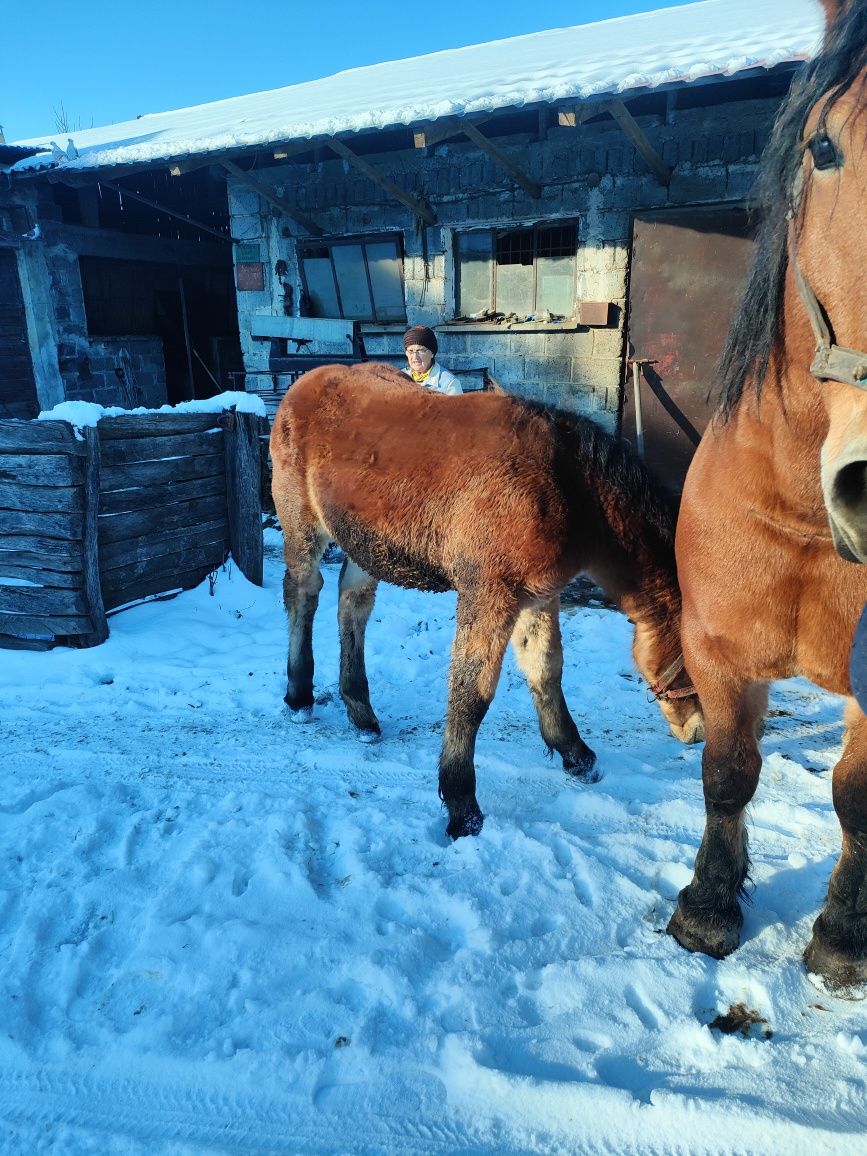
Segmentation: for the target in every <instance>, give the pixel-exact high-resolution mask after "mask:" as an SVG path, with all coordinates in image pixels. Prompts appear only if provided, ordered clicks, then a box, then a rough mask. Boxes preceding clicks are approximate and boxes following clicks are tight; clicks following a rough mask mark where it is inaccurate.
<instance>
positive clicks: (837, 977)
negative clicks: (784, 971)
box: [804, 932, 867, 1000]
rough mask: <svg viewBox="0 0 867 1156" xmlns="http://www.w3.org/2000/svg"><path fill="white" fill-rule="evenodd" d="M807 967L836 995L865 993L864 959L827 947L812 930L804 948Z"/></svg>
mask: <svg viewBox="0 0 867 1156" xmlns="http://www.w3.org/2000/svg"><path fill="white" fill-rule="evenodd" d="M804 963H805V965H806V967H807V971H808V972H809V973H810V974H811V975H813V976H818V977H819V979H820V980H821V985H822V988H823V989H824V990H825V991H827V992H829V993H830V994H831V995H836V996H839V998H840V999H855V1000H861V999H864V998H865V996H867V959H863V958H862V959H852V958H851V957H849V956H846V955H843V954H842V953H841V952H839V951H835V950H834V948H832V947H829V946H828V945H827V944H825V943H823V942H822V941H821V940H820V939H818V938H817V937H816V934H815V932H814V933H813V937H812V939H811V940H810V942H809V943H808V944H807V947H806V950H805V951H804Z"/></svg>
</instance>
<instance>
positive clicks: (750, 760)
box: [668, 659, 767, 959]
mask: <svg viewBox="0 0 867 1156" xmlns="http://www.w3.org/2000/svg"><path fill="white" fill-rule="evenodd" d="M689 669H690V672H691V673H692V675H693V678H694V680H695V685H696V689H697V690H698V692H699V697H700V699H701V704H702V707H703V709H704V717H705V726H706V728H707V740H706V742H705V748H704V752H703V755H702V762H701V777H702V785H703V787H704V804H705V815H706V823H705V830H704V837H703V838H702V841H701V846H700V847H699V849H698V854H697V855H696V860H695V873H694V875H693V879H692V882H691V883H690V884H689V885H688V886H687V887H684V888H683V890H682V891H681V892H680V895H679V896H678V899H677V908H676V909H675V912H674V914H673V915H672V917H671V919H670V920H669V923H668V932H669V934H670V935H673V936H674V938H675V939H676V940H677V941H678V943H680V944H681V946H682V947H685V948H687V950H688V951H701V952H704V954H705V955H712V956H713V957H714V958H716V959H723V958H724V957H725V956H727V955H728V954H729V953H730V952H732V951H734V949H735V948H736V947H737V945H738V943H739V941H740V931H741V925H742V924H743V915H742V914H741V909H740V904H739V902H738V898H739V895H740V893H741V891H742V889H743V885H744V882H745V880H746V878H747V872H748V870H749V855H748V850H747V832H746V829H745V827H744V810H745V808H746V806H747V804H748V803H749V801H750V799H752V797H753V795H754V793H755V790H756V786H757V785H758V781H759V772H760V771H761V769H762V756H761V753H760V751H759V744H758V738H757V733H758V728H759V726H760V724H761V720H762V717H763V716H764V713H765V709H766V706H767V687H766V685H765V684H764V683H744V682H742V681H734V680H732V681H729V680H724V679H723V678H721V677H720V676H719V674H718V673H717V674H716V675H715V676H713V677H711V678H710V679H706V678H704V677H701V674H700V672H702V667H701V666H700V665H699V663H698V662H695V663H694V665H693V662H692V659H691V660H690V668H689Z"/></svg>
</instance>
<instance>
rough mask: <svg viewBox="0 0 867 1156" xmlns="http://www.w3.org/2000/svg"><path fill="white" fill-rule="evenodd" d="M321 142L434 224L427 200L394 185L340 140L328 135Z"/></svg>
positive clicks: (426, 221) (427, 221) (429, 223)
mask: <svg viewBox="0 0 867 1156" xmlns="http://www.w3.org/2000/svg"><path fill="white" fill-rule="evenodd" d="M322 143H323V144H326V145H328V147H329V148H330V149H332V150H333V151H334V152H336V153H337V155H338V156H339V157H342V158H343V159H344V160H345V161H348V162H349V164H351V165H352V166H353V167H354V168H356V169H358V171H359V172H362V173H364V175H365V176H366V177H368V178H369V179H370V180H371V181H373V182H374V184H377V185H379V186H380V187H381V188H383V189H385V191H386V192H387V193H389V194H390V195H391V196H392V197H394V198H395V200H397V201H400V203H401V204H403V205H406V207H407V208H408V209H410V210H411V211H412V212H413V213H415V215H416V216H417V217H420V218H421V220H422V221H424V223H425V224H426V225H435V224H436V223H437V218H436V213H435V212H434V211H433V209H432V208H431V207H430V205H429V204H428V203H427V201H424V200H421V199H420V198H418V197H414V196H412V194H410V193H408V192H406V190H405V189H402V188H401V187H400V185H396V184H395V183H394V181H392V180H390V178H389V177H387V176H386V175H385V174H384V173H381V172H380V171H379V169H377V168H375V167H374V166H373V165H372V164H371V163H370V162H369V161H366V160H365V159H364V157H360V156H359V155H358V154H357V153H354V152H353V151H352V149H350V148H347V146H346V145H345V144H344V143H343V141H342V140H338V139H337V137H334V136H330V137H326V139H325V140H324V141H323V142H322Z"/></svg>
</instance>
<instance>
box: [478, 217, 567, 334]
mask: <svg viewBox="0 0 867 1156" xmlns="http://www.w3.org/2000/svg"><path fill="white" fill-rule="evenodd" d="M577 246H578V229H577V225H576V223H575V222H574V221H566V222H558V223H557V224H556V225H536V226H534V227H532V228H524V229H484V230H476V231H473V232H467V233H461V234H459V235H458V238H457V246H456V259H457V301H456V309H455V312H456V315H457V316H459V317H472V318H474V319H478V320H483V319H484V316H485V314H486V313H490V314H492V315H494V314H504V315H507V316H508V315H512V314H514V316H515V317H519V318H526V319H527V320H547V319H548V318H549V316H550V317H571V316H572V315H573V314H574V312H575V273H576V260H575V254H576V250H577Z"/></svg>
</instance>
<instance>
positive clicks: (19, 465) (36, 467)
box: [0, 454, 84, 486]
mask: <svg viewBox="0 0 867 1156" xmlns="http://www.w3.org/2000/svg"><path fill="white" fill-rule="evenodd" d="M83 478H84V462H83V460H82V458H81V457H79V456H77V455H73V454H0V482H16V483H17V484H19V485H22V486H78V485H80V484H81V481H82V479H83Z"/></svg>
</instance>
